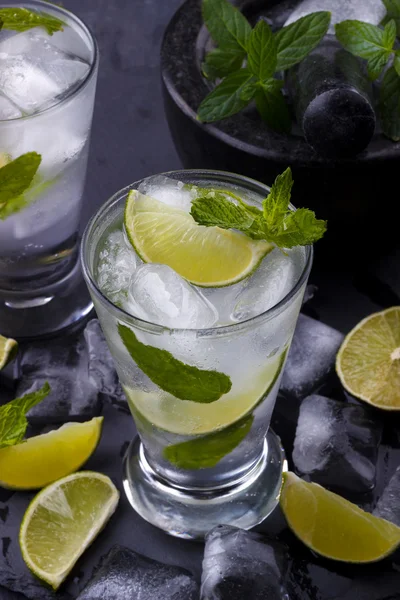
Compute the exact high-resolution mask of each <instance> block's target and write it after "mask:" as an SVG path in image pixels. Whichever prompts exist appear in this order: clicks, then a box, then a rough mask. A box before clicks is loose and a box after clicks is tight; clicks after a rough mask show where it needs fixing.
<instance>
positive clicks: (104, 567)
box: [76, 546, 199, 600]
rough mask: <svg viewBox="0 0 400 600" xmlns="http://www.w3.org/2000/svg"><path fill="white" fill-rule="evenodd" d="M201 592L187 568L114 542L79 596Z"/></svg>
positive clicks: (190, 598) (184, 598) (88, 599)
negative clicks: (161, 561) (116, 544)
mask: <svg viewBox="0 0 400 600" xmlns="http://www.w3.org/2000/svg"><path fill="white" fill-rule="evenodd" d="M198 594H199V592H198V586H197V583H196V582H195V580H194V577H193V575H192V574H191V573H189V571H187V570H186V569H182V568H181V567H174V566H170V565H165V564H163V563H160V562H158V561H156V560H152V559H151V558H147V557H146V556H142V555H141V554H138V553H137V552H134V551H133V550H130V549H129V548H124V547H123V546H114V547H113V548H111V550H110V551H109V553H108V554H107V555H106V556H105V557H104V558H103V560H102V563H101V566H100V567H99V568H98V569H97V570H96V571H95V574H94V576H93V577H92V579H91V580H90V581H89V582H88V584H87V585H86V586H85V588H84V589H83V591H82V592H81V593H80V594H79V596H78V597H77V599H76V600H100V598H102V599H103V600H108V599H109V600H111V599H112V600H134V598H137V599H139V598H140V600H157V599H159V600H161V599H162V600H198Z"/></svg>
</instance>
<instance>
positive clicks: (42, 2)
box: [0, 0, 99, 123]
mask: <svg viewBox="0 0 400 600" xmlns="http://www.w3.org/2000/svg"><path fill="white" fill-rule="evenodd" d="M28 6H33V7H42V8H46V10H47V12H48V10H49V9H50V11H54V12H56V13H57V12H58V13H61V14H62V15H66V16H67V17H68V18H69V19H70V20H71V21H73V22H74V23H75V24H76V25H77V26H78V27H80V29H81V30H83V31H84V33H85V34H86V36H87V38H88V40H89V42H90V50H92V51H93V58H92V60H91V62H90V67H89V71H88V72H87V73H86V75H85V77H84V78H83V79H82V81H81V82H80V83H79V85H77V87H75V88H74V89H73V90H72V91H71V92H70V93H67V95H66V96H65V98H62V99H61V100H59V101H58V102H56V103H55V104H52V105H51V106H48V107H47V108H43V109H42V110H39V111H38V112H35V113H33V114H32V115H22V116H21V117H14V118H13V119H1V118H0V123H15V122H22V121H24V120H26V121H29V120H31V119H34V118H37V117H40V116H42V115H43V114H45V113H46V114H47V113H49V112H51V111H52V110H55V109H56V108H58V107H59V106H62V105H63V104H64V103H66V102H68V101H69V100H71V99H73V98H75V96H77V95H78V94H79V92H80V91H81V90H83V89H84V88H85V87H86V85H87V84H88V83H89V81H91V80H92V79H93V76H94V74H95V72H96V69H97V66H98V63H99V47H98V44H97V40H96V37H95V35H94V34H93V33H92V30H91V28H90V27H89V25H87V24H86V23H85V22H84V21H83V20H82V19H81V18H80V17H78V16H77V15H76V14H75V13H73V12H71V11H70V10H68V9H67V8H64V7H62V6H58V5H57V4H51V3H50V2H48V1H46V0H22V1H21V2H18V1H17V0H13V2H12V3H11V2H10V0H8V2H6V4H4V5H2V6H1V8H9V7H15V8H26V7H28Z"/></svg>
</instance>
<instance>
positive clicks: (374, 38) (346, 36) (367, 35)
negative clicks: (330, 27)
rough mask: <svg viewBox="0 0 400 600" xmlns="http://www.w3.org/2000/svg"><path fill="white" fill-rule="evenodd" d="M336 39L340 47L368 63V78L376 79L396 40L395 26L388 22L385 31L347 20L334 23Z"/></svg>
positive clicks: (367, 24) (360, 22) (361, 22)
mask: <svg viewBox="0 0 400 600" xmlns="http://www.w3.org/2000/svg"><path fill="white" fill-rule="evenodd" d="M335 32H336V37H337V39H338V40H339V42H340V43H341V44H342V46H343V47H344V48H345V49H346V50H348V51H349V52H351V53H352V54H355V55H356V56H360V57H361V58H364V59H366V60H367V61H368V63H367V67H368V74H369V77H370V78H371V79H372V80H374V79H376V78H377V77H378V76H379V75H380V73H381V71H382V69H383V67H384V66H385V65H386V63H387V62H388V60H389V58H390V56H391V54H392V51H393V45H394V42H395V39H396V25H395V23H394V21H389V23H387V25H385V29H381V28H380V27H377V26H376V25H371V24H370V23H364V22H363V21H356V20H348V21H342V22H341V23H336V25H335Z"/></svg>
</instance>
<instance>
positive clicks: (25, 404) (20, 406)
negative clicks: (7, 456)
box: [0, 382, 50, 448]
mask: <svg viewBox="0 0 400 600" xmlns="http://www.w3.org/2000/svg"><path fill="white" fill-rule="evenodd" d="M49 392H50V386H49V384H48V383H47V382H46V383H45V384H44V386H43V387H42V388H41V389H40V390H37V391H36V392H31V393H30V394H25V396H22V397H21V398H15V400H11V402H8V404H4V405H3V406H0V448H5V447H6V446H14V445H15V444H19V443H20V442H22V440H23V438H24V435H25V432H26V428H27V427H28V421H27V419H26V416H25V415H26V413H27V412H29V410H30V409H31V408H33V407H34V406H36V404H39V402H41V401H42V400H43V399H44V398H46V396H47V395H48V394H49Z"/></svg>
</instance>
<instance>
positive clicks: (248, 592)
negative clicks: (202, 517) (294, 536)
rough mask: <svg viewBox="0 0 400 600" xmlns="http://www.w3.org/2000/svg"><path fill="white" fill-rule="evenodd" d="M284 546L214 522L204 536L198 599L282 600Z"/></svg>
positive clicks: (284, 566) (284, 563)
mask: <svg viewBox="0 0 400 600" xmlns="http://www.w3.org/2000/svg"><path fill="white" fill-rule="evenodd" d="M286 570H287V557H286V549H285V546H284V545H283V544H281V543H279V542H277V541H275V540H270V539H269V538H267V537H265V536H263V535H261V534H259V533H255V532H249V531H244V530H243V529H238V528H237V527H232V526H230V525H218V526H217V527H215V528H214V529H212V530H211V531H210V532H209V533H208V534H207V536H206V544H205V549H204V558H203V572H202V577H201V599H202V600H244V599H245V598H246V599H247V598H248V599H250V598H251V599H252V600H266V599H267V598H268V600H283V599H285V598H287V595H286V594H285V591H284V588H283V579H284V577H285V573H286Z"/></svg>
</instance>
